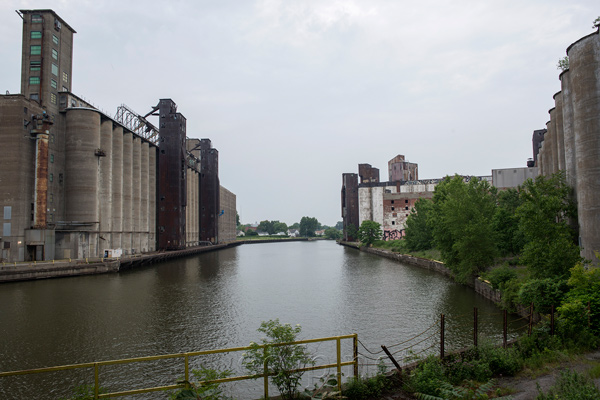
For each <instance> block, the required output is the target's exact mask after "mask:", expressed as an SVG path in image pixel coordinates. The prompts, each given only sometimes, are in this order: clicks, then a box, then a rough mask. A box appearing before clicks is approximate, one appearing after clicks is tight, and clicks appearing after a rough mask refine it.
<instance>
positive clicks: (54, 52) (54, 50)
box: [52, 49, 58, 60]
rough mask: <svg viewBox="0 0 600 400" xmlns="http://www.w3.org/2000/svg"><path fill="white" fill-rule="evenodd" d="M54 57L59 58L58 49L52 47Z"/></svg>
mask: <svg viewBox="0 0 600 400" xmlns="http://www.w3.org/2000/svg"><path fill="white" fill-rule="evenodd" d="M52 58H53V59H55V60H58V51H57V50H56V49H52Z"/></svg>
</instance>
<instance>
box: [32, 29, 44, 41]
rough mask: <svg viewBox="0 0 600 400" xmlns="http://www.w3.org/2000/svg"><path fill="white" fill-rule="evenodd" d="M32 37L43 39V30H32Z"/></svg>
mask: <svg viewBox="0 0 600 400" xmlns="http://www.w3.org/2000/svg"><path fill="white" fill-rule="evenodd" d="M31 38H32V39H41V38H42V32H41V31H31Z"/></svg>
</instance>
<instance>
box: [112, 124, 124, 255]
mask: <svg viewBox="0 0 600 400" xmlns="http://www.w3.org/2000/svg"><path fill="white" fill-rule="evenodd" d="M112 148H113V150H112V213H111V214H112V232H113V233H112V244H111V246H112V247H111V248H113V249H122V248H123V243H122V236H123V127H121V126H119V125H117V126H115V128H114V130H113V135H112Z"/></svg>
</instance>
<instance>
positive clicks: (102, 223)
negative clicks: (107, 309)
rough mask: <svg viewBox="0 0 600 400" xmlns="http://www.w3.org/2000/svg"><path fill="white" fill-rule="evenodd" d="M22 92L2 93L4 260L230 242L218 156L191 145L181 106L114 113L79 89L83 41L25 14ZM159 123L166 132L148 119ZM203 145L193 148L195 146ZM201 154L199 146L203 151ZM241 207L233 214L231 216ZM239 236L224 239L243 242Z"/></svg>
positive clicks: (51, 21)
mask: <svg viewBox="0 0 600 400" xmlns="http://www.w3.org/2000/svg"><path fill="white" fill-rule="evenodd" d="M20 14H21V16H22V18H23V51H22V53H23V56H22V74H21V94H10V95H1V96H0V141H1V142H2V148H1V151H2V157H0V187H1V188H2V189H1V191H0V211H1V212H2V214H0V217H1V218H2V231H1V232H2V235H1V236H0V251H1V253H0V259H1V260H4V261H33V260H37V261H43V260H53V259H65V258H67V259H68V258H86V257H102V256H104V255H105V254H106V253H107V252H108V251H109V250H113V249H119V250H121V251H122V253H123V254H124V255H130V254H136V253H144V252H151V251H155V250H175V249H182V248H185V247H190V246H196V245H199V244H200V243H201V242H204V241H210V242H211V243H219V242H223V240H221V239H220V238H219V234H220V233H219V217H218V215H219V213H221V211H222V210H223V209H225V208H227V213H228V214H233V215H235V195H233V194H231V196H229V198H228V203H227V206H226V207H222V205H221V204H220V203H219V199H220V191H221V188H220V186H219V178H218V152H217V150H216V149H213V148H212V146H211V145H210V140H208V139H202V140H201V141H198V139H188V138H187V137H186V119H185V117H184V116H183V115H181V114H180V113H178V112H177V106H176V104H175V103H174V102H173V101H172V100H171V99H161V100H160V101H159V103H158V105H156V106H155V107H153V108H152V111H150V112H149V113H148V114H146V115H145V116H142V115H139V114H137V113H135V112H134V111H133V110H131V109H129V108H128V107H127V106H125V105H123V106H121V107H119V110H118V111H117V113H116V115H115V116H114V117H112V116H109V115H106V114H105V113H104V112H102V111H101V110H99V109H97V108H96V107H94V106H93V105H91V104H89V103H88V102H86V101H84V100H82V99H81V98H80V97H78V96H76V95H74V94H73V93H72V79H73V74H72V54H73V35H74V33H75V30H74V29H73V28H71V27H70V26H69V25H68V24H67V23H66V22H65V21H63V20H62V19H61V18H60V17H59V16H58V15H57V14H56V13H55V12H54V11H52V10H21V11H20ZM150 115H152V116H154V117H158V121H159V122H158V128H157V127H156V126H154V125H153V124H152V123H150V122H149V121H148V120H147V119H146V117H149V116H150ZM194 141H198V142H201V143H202V145H201V146H200V147H198V149H197V150H193V151H190V150H188V147H189V146H192V145H191V144H189V142H194ZM192 147H193V146H192ZM231 208H233V209H231ZM232 232H233V233H232V234H231V233H229V232H227V233H226V234H223V237H231V236H233V237H234V238H235V226H234V227H233V228H232Z"/></svg>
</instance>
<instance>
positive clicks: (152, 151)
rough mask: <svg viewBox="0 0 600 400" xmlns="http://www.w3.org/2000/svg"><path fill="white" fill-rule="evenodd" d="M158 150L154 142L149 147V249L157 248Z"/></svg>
mask: <svg viewBox="0 0 600 400" xmlns="http://www.w3.org/2000/svg"><path fill="white" fill-rule="evenodd" d="M156 151H157V147H156V146H155V145H153V144H151V145H150V146H149V149H148V251H154V250H156V182H157V180H156Z"/></svg>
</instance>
